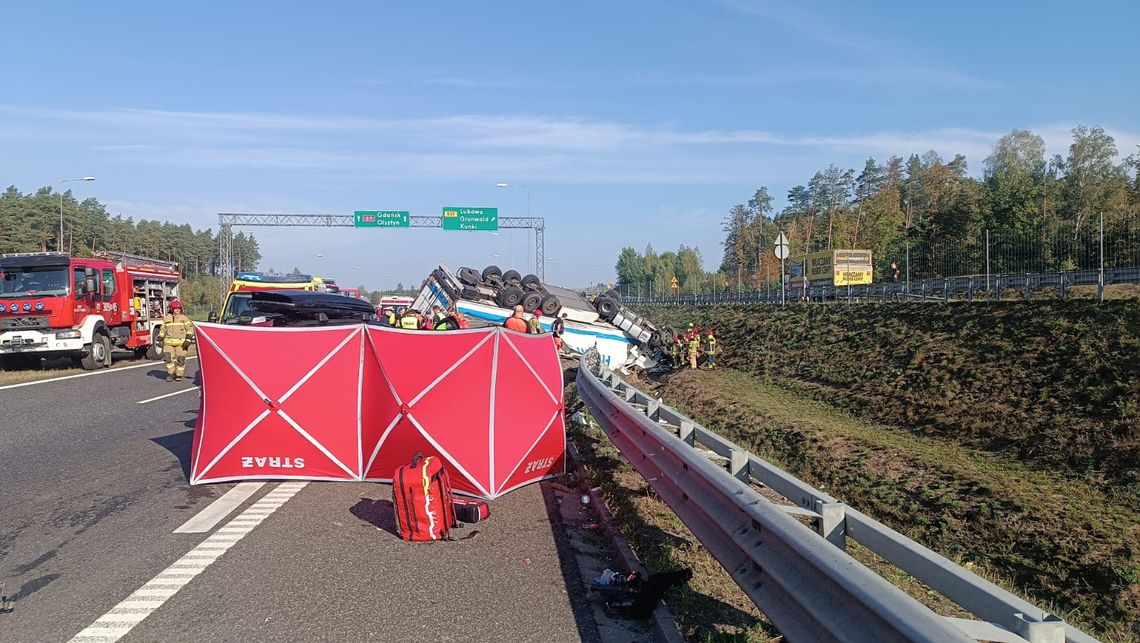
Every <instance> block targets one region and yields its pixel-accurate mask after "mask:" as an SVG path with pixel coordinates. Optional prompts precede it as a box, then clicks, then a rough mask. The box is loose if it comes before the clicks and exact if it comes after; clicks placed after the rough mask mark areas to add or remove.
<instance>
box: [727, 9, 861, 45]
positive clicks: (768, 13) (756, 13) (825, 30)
mask: <svg viewBox="0 0 1140 643" xmlns="http://www.w3.org/2000/svg"><path fill="white" fill-rule="evenodd" d="M713 2H714V4H717V5H720V6H722V7H724V8H726V9H730V10H732V11H735V12H737V13H742V14H746V15H749V16H753V17H756V18H762V19H765V20H771V21H773V22H778V23H780V24H782V25H784V26H786V27H789V28H791V29H794V30H795V31H797V32H799V33H800V34H802V35H803V36H805V37H807V38H809V39H811V40H813V41H815V42H819V43H823V44H827V45H833V46H836V47H841V48H843V49H849V50H854V51H863V52H874V51H876V48H877V47H879V46H881V45H879V44H878V43H872V42H869V41H867V40H864V39H862V38H860V37H858V36H856V35H855V34H853V33H852V32H851V31H850V30H841V29H838V28H835V27H833V26H831V25H830V24H829V23H828V22H827V20H826V19H824V18H823V17H822V16H820V15H818V14H812V13H809V12H808V11H805V10H804V8H803V6H804V5H803V3H801V2H796V3H791V2H784V1H780V0H713Z"/></svg>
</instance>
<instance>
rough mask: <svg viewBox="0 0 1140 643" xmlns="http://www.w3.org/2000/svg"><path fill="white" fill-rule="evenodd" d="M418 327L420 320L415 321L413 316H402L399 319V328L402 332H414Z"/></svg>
mask: <svg viewBox="0 0 1140 643" xmlns="http://www.w3.org/2000/svg"><path fill="white" fill-rule="evenodd" d="M419 327H420V320H418V319H416V316H415V315H404V316H403V317H401V318H400V328H403V329H404V330H416V329H417V328H419Z"/></svg>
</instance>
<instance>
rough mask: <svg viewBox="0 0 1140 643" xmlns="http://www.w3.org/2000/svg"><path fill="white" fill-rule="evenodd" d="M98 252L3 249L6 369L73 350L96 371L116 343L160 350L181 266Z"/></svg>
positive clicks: (0, 355)
mask: <svg viewBox="0 0 1140 643" xmlns="http://www.w3.org/2000/svg"><path fill="white" fill-rule="evenodd" d="M95 254H96V256H94V257H89V258H88V257H70V256H68V255H67V254H66V253H62V252H31V253H14V254H5V255H0V368H13V367H18V366H21V365H30V364H33V363H38V361H39V359H40V358H41V357H47V358H55V357H71V358H72V359H74V360H75V361H76V362H77V363H78V364H79V365H81V366H82V367H83V368H85V369H87V370H95V369H98V368H103V367H105V366H110V365H111V352H112V351H113V350H115V349H130V350H134V351H135V353H136V354H137V355H138V356H140V357H142V356H149V357H150V358H151V359H157V358H158V357H159V354H158V351H157V350H156V348H155V342H154V338H155V336H156V335H157V332H158V328H159V327H160V326H161V325H162V320H163V318H164V316H165V315H166V312H167V309H168V306H169V304H170V302H171V301H172V300H173V299H175V298H176V297H177V296H178V283H179V274H178V265H177V264H174V263H170V262H166V261H160V260H158V259H150V258H147V257H139V256H136V255H129V254H125V253H117V252H98V253H95Z"/></svg>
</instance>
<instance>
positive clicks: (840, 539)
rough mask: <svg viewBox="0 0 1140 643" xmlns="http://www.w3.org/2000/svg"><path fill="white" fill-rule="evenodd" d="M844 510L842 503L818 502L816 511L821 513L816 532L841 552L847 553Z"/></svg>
mask: <svg viewBox="0 0 1140 643" xmlns="http://www.w3.org/2000/svg"><path fill="white" fill-rule="evenodd" d="M843 508H844V504H843V503H842V502H822V501H816V503H815V510H816V512H817V513H819V521H818V522H817V524H816V530H817V531H819V535H820V536H823V537H824V538H825V539H827V542H829V543H831V544H832V545H835V546H836V547H838V548H839V549H840V551H847V523H846V520H845V517H844V510H843Z"/></svg>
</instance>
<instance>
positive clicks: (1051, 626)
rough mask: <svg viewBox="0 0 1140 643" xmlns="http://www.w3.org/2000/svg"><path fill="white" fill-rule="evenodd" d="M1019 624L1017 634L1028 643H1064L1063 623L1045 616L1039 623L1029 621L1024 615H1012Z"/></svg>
mask: <svg viewBox="0 0 1140 643" xmlns="http://www.w3.org/2000/svg"><path fill="white" fill-rule="evenodd" d="M1013 616H1014V618H1016V619H1017V620H1018V621H1019V622H1020V624H1021V625H1020V627H1018V628H1017V630H1018V631H1017V634H1018V635H1019V636H1021V638H1023V639H1025V640H1026V641H1029V643H1065V621H1063V620H1061V619H1060V618H1059V617H1057V616H1054V615H1052V614H1046V615H1045V618H1043V619H1041V620H1040V621H1030V620H1029V619H1027V618H1025V615H1024V614H1014V615H1013Z"/></svg>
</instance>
